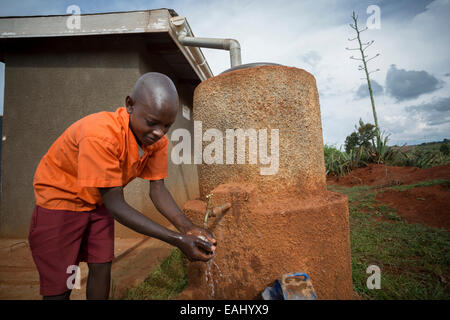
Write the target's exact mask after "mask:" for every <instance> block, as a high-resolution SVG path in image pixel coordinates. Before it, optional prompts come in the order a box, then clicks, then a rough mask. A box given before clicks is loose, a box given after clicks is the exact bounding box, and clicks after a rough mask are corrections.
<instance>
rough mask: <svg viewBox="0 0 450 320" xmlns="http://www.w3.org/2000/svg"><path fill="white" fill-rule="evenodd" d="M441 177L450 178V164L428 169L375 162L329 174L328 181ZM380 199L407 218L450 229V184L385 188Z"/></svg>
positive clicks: (389, 182) (388, 182) (374, 182)
mask: <svg viewBox="0 0 450 320" xmlns="http://www.w3.org/2000/svg"><path fill="white" fill-rule="evenodd" d="M441 179H442V180H450V164H447V165H444V166H438V167H433V168H427V169H419V168H416V167H393V166H385V165H382V164H371V165H369V166H368V167H365V168H359V169H356V170H353V171H352V172H350V173H349V174H348V175H346V176H344V177H341V178H338V177H334V176H329V177H327V183H328V184H337V185H341V186H347V187H353V186H358V185H366V186H379V187H389V186H393V185H407V184H413V183H417V182H420V181H427V180H441ZM376 199H377V200H379V201H381V202H382V203H385V204H386V205H388V206H390V207H393V208H395V209H396V210H397V213H398V215H400V216H401V217H402V218H404V219H405V220H406V221H407V222H410V223H422V224H426V225H428V226H431V227H436V228H444V229H446V230H450V210H449V209H448V203H449V202H448V199H450V187H449V184H440V185H432V186H424V187H416V188H412V189H409V190H406V191H399V190H385V191H383V192H380V193H378V195H377V197H376Z"/></svg>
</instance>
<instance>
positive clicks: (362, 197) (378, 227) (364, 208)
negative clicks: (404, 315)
mask: <svg viewBox="0 0 450 320" xmlns="http://www.w3.org/2000/svg"><path fill="white" fill-rule="evenodd" d="M442 183H449V181H448V180H433V181H426V182H421V183H416V184H413V185H407V186H394V187H389V188H384V189H378V188H376V187H368V186H361V187H353V188H347V187H340V186H329V189H330V190H332V191H336V192H341V193H344V194H346V195H347V196H348V199H349V210H350V239H351V251H352V268H353V286H354V290H355V291H356V292H357V293H358V294H359V295H360V296H361V297H362V298H363V299H446V300H448V299H450V286H449V285H448V283H447V281H448V280H449V279H448V278H447V277H448V275H449V274H450V251H449V250H448V248H449V247H450V233H449V232H448V231H446V230H440V229H436V228H431V227H427V226H424V225H420V224H409V223H407V222H405V221H403V220H402V218H401V217H400V216H398V215H397V213H396V210H395V209H394V208H390V207H388V206H386V205H383V204H381V203H380V202H379V201H377V200H376V199H375V196H376V195H377V193H379V192H384V191H386V190H392V189H394V190H407V189H410V188H414V187H419V186H429V185H434V184H442ZM372 264H373V265H377V266H378V267H380V269H381V289H380V290H376V289H374V290H369V289H368V288H367V285H366V281H367V278H368V276H369V275H368V274H367V273H366V269H367V267H368V266H369V265H372Z"/></svg>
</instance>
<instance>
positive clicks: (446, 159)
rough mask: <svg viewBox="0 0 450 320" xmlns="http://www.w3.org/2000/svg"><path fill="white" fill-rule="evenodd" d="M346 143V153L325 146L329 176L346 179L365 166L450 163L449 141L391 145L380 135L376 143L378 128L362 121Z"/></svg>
mask: <svg viewBox="0 0 450 320" xmlns="http://www.w3.org/2000/svg"><path fill="white" fill-rule="evenodd" d="M355 129H356V130H355V131H354V132H353V133H351V134H350V135H349V136H348V137H347V139H346V140H345V151H341V150H340V149H337V148H335V147H333V146H328V145H325V146H324V155H325V168H326V173H327V174H332V175H336V176H340V177H341V176H343V175H345V174H347V173H349V172H350V171H351V170H353V169H356V168H360V167H365V166H367V165H368V164H370V163H380V164H387V165H391V166H408V167H418V168H430V167H434V166H440V165H445V164H449V163H450V153H449V152H448V149H450V140H447V139H444V140H443V141H442V142H432V143H424V144H421V145H416V146H403V147H398V146H388V145H387V143H388V138H389V136H383V135H380V137H379V142H378V143H376V142H374V137H375V134H376V131H375V127H374V126H373V125H370V124H368V123H363V122H362V121H361V120H360V122H359V128H357V127H355Z"/></svg>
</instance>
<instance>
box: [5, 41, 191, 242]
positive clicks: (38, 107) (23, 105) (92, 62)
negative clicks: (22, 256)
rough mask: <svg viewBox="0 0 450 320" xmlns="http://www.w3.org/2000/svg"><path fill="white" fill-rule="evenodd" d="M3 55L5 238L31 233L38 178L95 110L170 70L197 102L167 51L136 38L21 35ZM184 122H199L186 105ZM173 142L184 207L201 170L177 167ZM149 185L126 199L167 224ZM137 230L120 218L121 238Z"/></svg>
mask: <svg viewBox="0 0 450 320" xmlns="http://www.w3.org/2000/svg"><path fill="white" fill-rule="evenodd" d="M38 41H40V42H38ZM3 59H4V62H5V64H6V70H5V100H4V119H3V135H4V136H6V140H5V141H3V143H2V149H3V150H2V162H1V163H2V168H1V172H2V175H1V176H2V181H1V183H2V194H1V211H0V237H13V238H16V237H17V238H20V237H26V236H27V235H28V231H29V225H30V218H31V214H32V211H33V208H34V204H35V200H34V193H33V185H32V182H33V176H34V173H35V170H36V167H37V165H38V163H39V161H40V159H41V158H42V156H43V155H44V154H45V153H46V152H47V150H48V149H49V147H50V146H51V144H52V143H53V142H54V141H55V140H56V139H57V137H58V136H59V135H60V134H61V133H62V132H63V131H64V130H65V129H66V128H67V127H68V126H69V125H70V124H72V123H73V122H75V121H77V120H79V119H80V118H82V117H84V116H86V115H88V114H91V113H94V112H99V111H114V110H115V109H116V108H117V107H120V106H123V105H124V101H125V97H126V96H127V95H128V94H130V93H131V91H132V89H133V86H134V84H135V81H136V80H137V79H138V77H139V76H140V75H141V74H143V73H145V72H149V71H158V72H163V73H166V74H168V75H169V76H170V77H171V78H172V79H173V80H174V82H175V84H176V85H177V88H178V89H179V92H180V93H181V94H180V95H181V97H180V98H181V99H180V100H181V102H182V104H185V105H188V106H190V107H191V106H192V91H193V89H192V88H188V90H186V88H185V87H183V85H181V84H179V83H178V79H177V78H176V75H175V74H174V73H173V72H171V70H170V67H169V66H168V65H167V64H166V63H165V62H164V60H163V59H161V57H160V56H157V55H152V54H149V53H148V52H147V50H146V49H145V47H144V46H140V45H139V43H136V42H131V43H130V41H129V40H127V39H126V37H122V38H120V37H117V36H116V37H114V39H112V40H111V38H109V39H108V38H105V37H102V38H95V37H89V39H85V38H81V37H80V38H62V39H47V40H41V39H38V40H36V39H34V40H33V39H31V40H17V41H15V42H14V43H12V44H11V45H10V47H9V49H8V51H6V52H5V53H3ZM180 108H181V104H180ZM177 127H186V128H188V129H189V130H191V131H192V130H193V124H192V120H191V121H188V120H186V119H184V118H183V117H182V115H181V111H180V112H179V114H178V116H177V120H176V122H175V124H174V126H173V127H172V130H174V129H176V128H177ZM192 136H193V135H192ZM169 137H170V133H169ZM171 147H172V146H171V145H169V178H168V179H166V185H167V186H168V189H169V191H171V193H172V195H173V196H174V198H175V200H176V202H177V203H178V204H179V205H180V206H182V204H183V203H184V202H185V201H186V200H188V199H193V198H195V197H197V196H198V194H199V191H198V178H197V171H196V167H195V166H194V165H191V166H184V165H183V166H174V165H173V164H172V163H171V161H170V150H171ZM148 191H149V183H148V181H144V180H142V179H136V180H135V181H133V182H131V183H130V184H129V185H128V186H127V187H126V188H125V198H126V200H127V202H128V203H129V204H130V205H132V206H133V207H134V208H136V209H137V210H139V211H141V212H142V213H144V214H145V215H147V216H148V217H150V218H152V219H154V220H155V221H156V222H158V223H161V224H163V225H167V224H168V221H167V220H166V219H165V218H163V217H162V216H161V215H160V214H159V213H157V211H156V209H155V208H154V207H153V205H152V203H151V201H150V199H149V197H148ZM135 236H140V235H139V234H137V233H135V232H134V231H132V230H129V229H128V228H125V227H124V226H122V225H119V224H118V223H116V237H135Z"/></svg>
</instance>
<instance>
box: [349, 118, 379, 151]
mask: <svg viewBox="0 0 450 320" xmlns="http://www.w3.org/2000/svg"><path fill="white" fill-rule="evenodd" d="M355 130H356V131H354V132H352V133H351V134H350V135H348V136H347V138H346V139H345V152H347V153H350V150H352V149H355V148H361V147H364V148H365V149H366V150H368V149H371V148H372V147H374V146H375V145H374V141H373V139H374V138H375V137H376V136H377V131H376V127H375V126H374V125H373V124H371V123H364V122H363V121H362V120H361V119H359V128H357V127H356V126H355Z"/></svg>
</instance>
